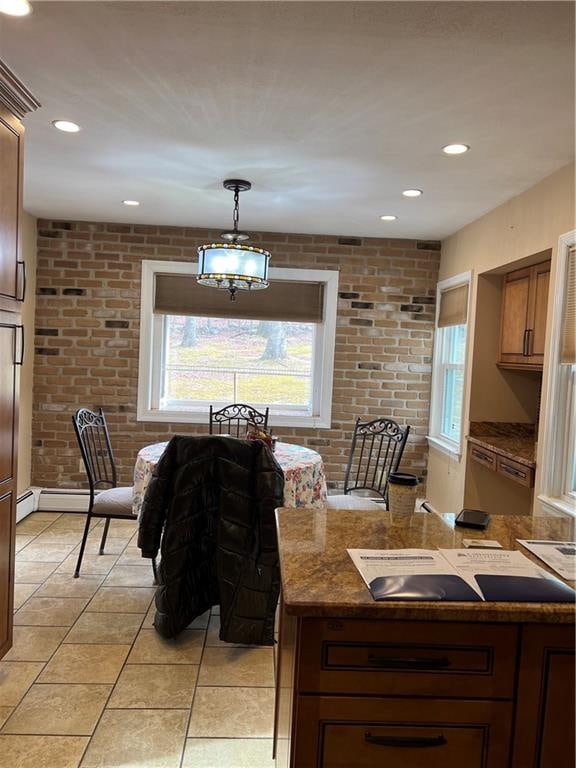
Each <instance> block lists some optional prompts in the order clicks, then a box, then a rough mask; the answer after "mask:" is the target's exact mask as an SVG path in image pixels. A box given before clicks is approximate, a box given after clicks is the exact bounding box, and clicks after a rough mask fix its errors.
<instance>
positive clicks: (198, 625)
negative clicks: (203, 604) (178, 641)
mask: <svg viewBox="0 0 576 768" xmlns="http://www.w3.org/2000/svg"><path fill="white" fill-rule="evenodd" d="M155 615H156V605H155V603H154V602H153V603H152V605H151V606H150V608H149V609H148V613H147V614H146V618H145V619H144V624H142V627H143V628H146V629H152V628H153V627H154V616H155ZM209 619H210V611H205V612H204V613H203V614H201V615H200V616H198V618H196V619H194V621H192V622H190V624H188V626H187V627H186V629H206V628H207V627H208V620H209Z"/></svg>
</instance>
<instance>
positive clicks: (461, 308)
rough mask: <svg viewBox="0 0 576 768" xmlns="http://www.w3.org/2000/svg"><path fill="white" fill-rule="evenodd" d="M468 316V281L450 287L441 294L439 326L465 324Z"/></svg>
mask: <svg viewBox="0 0 576 768" xmlns="http://www.w3.org/2000/svg"><path fill="white" fill-rule="evenodd" d="M467 317H468V283H466V285H458V286H457V287H456V288H449V289H448V290H447V291H442V293H441V294H440V311H439V313H438V328H446V327H448V326H449V325H464V324H465V323H466V320H467Z"/></svg>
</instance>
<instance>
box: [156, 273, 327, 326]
mask: <svg viewBox="0 0 576 768" xmlns="http://www.w3.org/2000/svg"><path fill="white" fill-rule="evenodd" d="M154 313H155V314H160V315H178V316H179V315H194V316H196V317H229V318H239V319H245V320H284V321H287V322H294V323H319V322H322V319H323V314H324V284H323V283H309V282H304V281H302V282H300V281H297V280H271V281H270V286H269V287H268V288H267V289H266V290H265V291H255V292H254V293H251V292H250V291H241V292H239V293H238V298H237V300H236V301H230V295H229V293H228V292H227V291H214V290H211V291H209V290H207V289H206V288H205V287H204V286H202V285H199V284H198V283H197V282H196V276H195V275H182V274H173V273H172V274H162V273H158V274H156V285H155V291H154Z"/></svg>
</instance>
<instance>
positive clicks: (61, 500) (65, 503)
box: [38, 488, 90, 512]
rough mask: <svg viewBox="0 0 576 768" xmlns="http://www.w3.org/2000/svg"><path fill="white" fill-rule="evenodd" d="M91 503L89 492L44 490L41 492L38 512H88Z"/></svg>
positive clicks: (58, 489) (59, 489)
mask: <svg viewBox="0 0 576 768" xmlns="http://www.w3.org/2000/svg"><path fill="white" fill-rule="evenodd" d="M89 503H90V492H89V491H81V490H64V489H62V488H43V489H42V491H41V492H40V500H39V503H38V510H39V511H40V512H87V511H88V504H89Z"/></svg>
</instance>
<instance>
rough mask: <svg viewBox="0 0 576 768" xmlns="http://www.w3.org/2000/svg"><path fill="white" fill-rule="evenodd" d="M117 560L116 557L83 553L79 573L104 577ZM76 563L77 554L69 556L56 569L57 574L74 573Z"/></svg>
mask: <svg viewBox="0 0 576 768" xmlns="http://www.w3.org/2000/svg"><path fill="white" fill-rule="evenodd" d="M117 559H118V555H98V554H96V553H94V554H91V553H90V552H85V553H84V557H83V559H82V566H81V567H80V571H81V573H85V574H91V573H93V574H97V575H98V574H103V575H106V574H107V573H109V572H110V570H111V569H112V568H113V567H114V563H115V562H116V560H117ZM77 562H78V554H77V553H73V554H71V555H69V556H68V557H67V558H66V560H64V561H63V562H62V565H60V566H59V568H58V571H57V572H58V573H74V571H75V570H76V563H77Z"/></svg>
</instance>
